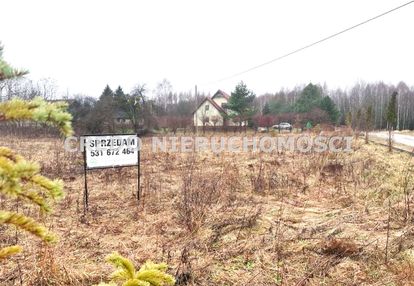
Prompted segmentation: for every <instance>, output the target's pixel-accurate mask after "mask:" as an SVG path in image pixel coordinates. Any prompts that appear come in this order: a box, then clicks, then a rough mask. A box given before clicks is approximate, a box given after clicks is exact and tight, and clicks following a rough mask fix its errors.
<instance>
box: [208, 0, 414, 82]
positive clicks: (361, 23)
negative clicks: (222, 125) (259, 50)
mask: <svg viewBox="0 0 414 286" xmlns="http://www.w3.org/2000/svg"><path fill="white" fill-rule="evenodd" d="M412 3H414V0H413V1H409V2H407V3H405V4H402V5H400V6H398V7H395V8H393V9H391V10H388V11H386V12H383V13H381V14H379V15H377V16H374V17H372V18H369V19H367V20H365V21H362V22H360V23H358V24H356V25H353V26H351V27H349V28H346V29H344V30H342V31H339V32H337V33H334V34H332V35H330V36H327V37H325V38H323V39H320V40H318V41H316V42H313V43H310V44H308V45H306V46H303V47H301V48H299V49H296V50H294V51H291V52H289V53H287V54H284V55H281V56H279V57H277V58H274V59H271V60H269V61H267V62H264V63H262V64H259V65H256V66H253V67H251V68H249V69H246V70H244V71H241V72H238V73H235V74H233V75H231V76H227V77H224V78H222V79H219V80H216V81H212V82H209V83H208V84H211V83H217V82H222V81H225V80H228V79H231V78H234V77H237V76H239V75H242V74H245V73H248V72H251V71H252V70H255V69H258V68H261V67H263V66H266V65H269V64H271V63H274V62H276V61H279V60H281V59H284V58H286V57H288V56H291V55H293V54H296V53H299V52H301V51H303V50H305V49H308V48H310V47H313V46H315V45H318V44H320V43H322V42H325V41H327V40H330V39H332V38H334V37H337V36H339V35H341V34H343V33H346V32H348V31H350V30H353V29H355V28H358V27H359V26H362V25H364V24H367V23H369V22H371V21H374V20H376V19H378V18H381V17H383V16H385V15H387V14H390V13H392V12H394V11H396V10H399V9H401V8H403V7H405V6H408V5H409V4H412Z"/></svg>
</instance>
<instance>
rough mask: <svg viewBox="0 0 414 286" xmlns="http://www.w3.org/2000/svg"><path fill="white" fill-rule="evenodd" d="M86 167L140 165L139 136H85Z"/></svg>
mask: <svg viewBox="0 0 414 286" xmlns="http://www.w3.org/2000/svg"><path fill="white" fill-rule="evenodd" d="M83 139H84V144H85V149H84V150H85V162H86V169H96V168H112V167H122V166H137V165H138V147H139V138H138V136H137V135H136V134H133V135H88V136H83Z"/></svg>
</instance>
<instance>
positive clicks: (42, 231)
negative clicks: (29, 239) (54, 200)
mask: <svg viewBox="0 0 414 286" xmlns="http://www.w3.org/2000/svg"><path fill="white" fill-rule="evenodd" d="M1 224H12V225H14V226H16V227H18V228H20V229H23V230H25V231H27V232H30V233H31V234H33V235H35V236H37V237H40V238H41V239H42V240H44V241H46V242H54V241H56V237H55V235H54V234H52V233H50V232H49V231H48V230H47V229H46V228H45V227H43V226H41V225H40V224H39V223H37V222H36V221H35V220H34V219H32V218H29V217H27V216H25V215H23V214H18V213H14V212H7V211H0V225H1Z"/></svg>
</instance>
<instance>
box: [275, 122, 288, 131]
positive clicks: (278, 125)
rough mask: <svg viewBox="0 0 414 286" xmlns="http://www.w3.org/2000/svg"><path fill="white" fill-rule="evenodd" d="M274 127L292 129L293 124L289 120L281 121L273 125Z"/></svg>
mask: <svg viewBox="0 0 414 286" xmlns="http://www.w3.org/2000/svg"><path fill="white" fill-rule="evenodd" d="M272 128H273V129H280V130H292V125H291V124H290V123H288V122H281V123H279V124H276V125H273V126H272Z"/></svg>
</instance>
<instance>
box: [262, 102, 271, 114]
mask: <svg viewBox="0 0 414 286" xmlns="http://www.w3.org/2000/svg"><path fill="white" fill-rule="evenodd" d="M262 114H263V115H268V114H270V106H269V103H268V102H266V103H265V105H264V106H263V110H262Z"/></svg>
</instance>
